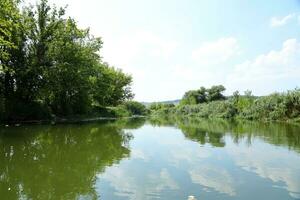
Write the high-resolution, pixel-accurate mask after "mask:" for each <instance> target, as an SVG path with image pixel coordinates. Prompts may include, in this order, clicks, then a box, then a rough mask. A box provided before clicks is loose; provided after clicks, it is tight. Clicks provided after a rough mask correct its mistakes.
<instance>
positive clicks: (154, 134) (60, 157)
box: [0, 118, 300, 200]
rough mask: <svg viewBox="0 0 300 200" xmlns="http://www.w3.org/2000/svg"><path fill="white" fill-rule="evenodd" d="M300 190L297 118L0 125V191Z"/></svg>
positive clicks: (107, 194)
mask: <svg viewBox="0 0 300 200" xmlns="http://www.w3.org/2000/svg"><path fill="white" fill-rule="evenodd" d="M190 195H193V196H195V197H196V198H197V199H198V200H201V199H203V200H210V199H211V200H212V199H214V200H217V199H222V200H226V199H245V200H247V199H249V200H250V199H251V200H252V199H272V200H277V199H278V200H279V199H280V200H282V199H285V200H288V199H300V126H296V125H288V124H278V123H254V122H228V121H222V120H200V119H174V118H173V119H155V120H154V119H152V120H147V121H146V120H144V119H135V120H119V121H107V122H96V123H86V124H73V125H70V124H69V125H35V126H21V127H8V128H4V127H2V128H1V129H0V199H7V200H10V199H62V200H65V199H70V200H71V199H81V200H90V199H104V200H106V199H107V200H115V199H116V200H139V199H141V200H143V199H166V200H174V199H179V200H186V199H188V196H190Z"/></svg>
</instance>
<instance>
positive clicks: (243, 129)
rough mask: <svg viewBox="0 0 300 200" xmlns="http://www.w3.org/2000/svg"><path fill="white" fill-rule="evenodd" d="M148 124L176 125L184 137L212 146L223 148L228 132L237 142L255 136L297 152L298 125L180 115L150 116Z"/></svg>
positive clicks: (252, 138) (299, 145) (248, 139)
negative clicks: (183, 116)
mask: <svg viewBox="0 0 300 200" xmlns="http://www.w3.org/2000/svg"><path fill="white" fill-rule="evenodd" d="M150 123H151V124H152V125H154V126H174V127H177V128H179V129H180V130H181V131H182V132H183V133H184V135H185V136H186V137H187V138H189V139H191V140H193V141H197V142H199V143H200V144H206V143H209V144H211V145H212V146H215V147H224V146H225V141H224V136H225V135H230V137H231V138H232V139H233V141H234V142H235V143H237V144H238V143H239V142H240V141H244V140H245V139H246V141H247V143H248V144H249V145H251V141H252V140H254V139H256V138H259V139H262V140H264V141H266V142H268V143H270V144H274V145H278V146H286V147H288V148H289V149H292V150H295V151H297V152H300V126H299V125H291V124H287V123H262V122H250V121H226V120H221V119H219V120H205V119H201V118H180V117H165V118H152V119H150Z"/></svg>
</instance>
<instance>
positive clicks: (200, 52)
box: [192, 37, 239, 65]
mask: <svg viewBox="0 0 300 200" xmlns="http://www.w3.org/2000/svg"><path fill="white" fill-rule="evenodd" d="M238 54H239V46H238V41H237V39H236V38H233V37H228V38H221V39H219V40H216V41H213V42H205V43H203V44H202V45H201V46H200V47H199V48H198V49H195V50H194V51H193V52H192V58H193V59H194V60H195V61H196V62H197V63H198V64H201V65H217V64H220V63H222V62H226V61H228V60H229V59H230V58H232V57H233V56H235V55H238Z"/></svg>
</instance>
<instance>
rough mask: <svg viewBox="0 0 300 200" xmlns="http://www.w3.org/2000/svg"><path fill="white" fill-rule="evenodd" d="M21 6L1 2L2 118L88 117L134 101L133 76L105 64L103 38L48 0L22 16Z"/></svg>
mask: <svg viewBox="0 0 300 200" xmlns="http://www.w3.org/2000/svg"><path fill="white" fill-rule="evenodd" d="M18 3H19V2H18V1H17V0H3V1H1V2H0V11H1V12H0V22H1V24H0V34H1V35H0V36H1V37H0V53H1V54H0V92H1V93H0V118H1V116H5V118H6V119H7V120H10V119H18V120H20V119H22V120H24V119H40V118H43V117H49V116H50V114H53V115H60V116H66V115H73V114H85V113H89V112H90V111H91V110H93V109H92V107H93V106H103V107H105V106H116V105H118V104H121V103H123V102H124V101H125V100H128V99H131V98H132V97H133V94H132V92H131V87H130V84H131V82H132V78H131V76H129V75H127V74H125V73H123V72H122V71H121V70H119V69H116V68H113V67H111V66H109V65H108V64H107V63H104V62H103V61H102V60H101V56H100V55H99V51H100V49H101V48H102V40H101V38H99V37H94V36H93V35H91V34H90V32H89V29H81V28H79V27H78V26H77V23H76V21H75V20H74V19H72V18H70V17H68V18H66V17H65V9H63V8H56V7H55V6H54V7H51V6H49V4H48V2H47V0H40V2H39V3H38V4H37V5H36V6H29V7H25V8H24V9H23V10H22V12H21V11H19V9H18ZM4 111H5V112H4Z"/></svg>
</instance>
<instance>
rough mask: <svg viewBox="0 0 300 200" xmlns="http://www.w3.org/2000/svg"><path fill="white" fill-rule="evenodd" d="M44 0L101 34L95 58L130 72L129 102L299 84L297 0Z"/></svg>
mask: <svg viewBox="0 0 300 200" xmlns="http://www.w3.org/2000/svg"><path fill="white" fill-rule="evenodd" d="M29 2H32V3H34V2H36V1H35V0H29ZM49 2H50V4H56V5H58V6H65V5H68V7H67V15H68V16H71V17H73V18H75V20H76V21H77V22H78V24H79V26H80V27H82V28H86V27H90V30H91V33H92V34H93V35H95V36H100V37H102V40H103V42H104V44H103V48H102V50H101V51H100V55H101V56H102V57H103V60H104V61H106V62H108V63H109V64H111V65H113V66H115V67H117V68H120V69H122V70H123V71H124V72H125V73H128V74H131V75H132V77H133V83H132V90H133V92H134V93H135V100H138V101H148V102H152V101H163V100H173V99H179V98H181V97H182V96H183V94H184V92H186V91H187V90H191V89H197V88H200V87H201V86H204V87H210V86H212V85H217V84H222V85H224V86H225V87H226V89H227V90H226V94H227V95H230V94H232V92H234V91H236V90H239V91H240V93H243V91H245V90H251V91H252V93H253V94H254V95H266V94H270V93H272V92H282V91H286V90H290V89H294V88H296V87H297V86H298V87H299V86H300V0H263V1H262V0H243V1H241V0H226V1H221V0H163V1H162V0H126V1H124V0H85V1H82V0H49Z"/></svg>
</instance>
